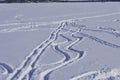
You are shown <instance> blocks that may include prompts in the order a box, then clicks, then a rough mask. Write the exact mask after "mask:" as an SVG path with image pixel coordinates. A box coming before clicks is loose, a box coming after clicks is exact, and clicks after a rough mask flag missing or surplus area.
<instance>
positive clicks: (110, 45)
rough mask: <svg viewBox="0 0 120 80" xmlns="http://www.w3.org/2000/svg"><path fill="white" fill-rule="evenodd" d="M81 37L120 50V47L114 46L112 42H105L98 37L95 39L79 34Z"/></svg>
mask: <svg viewBox="0 0 120 80" xmlns="http://www.w3.org/2000/svg"><path fill="white" fill-rule="evenodd" d="M79 34H80V35H82V36H84V37H87V38H89V39H92V40H94V41H96V42H98V43H100V44H103V45H106V46H109V47H113V48H120V46H119V45H116V44H112V43H110V42H107V41H104V40H102V39H99V38H97V37H94V36H91V35H88V34H85V33H79Z"/></svg>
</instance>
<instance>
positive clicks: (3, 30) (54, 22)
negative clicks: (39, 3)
mask: <svg viewBox="0 0 120 80" xmlns="http://www.w3.org/2000/svg"><path fill="white" fill-rule="evenodd" d="M118 14H120V12H115V13H107V14H101V15H94V16H87V17H81V18H75V19H67V20H61V21H52V22H43V23H40V24H36V25H34V27H32V28H35V27H40V26H43V25H52V24H59V23H64V22H69V21H76V20H77V21H79V20H83V19H91V18H99V17H106V16H112V15H118ZM17 24H19V25H20V24H22V23H13V25H17ZM4 25H6V26H8V25H12V24H3V26H4ZM26 28H31V24H28V25H27V26H23V27H22V28H21V27H18V28H13V29H9V28H8V29H2V30H0V33H8V32H16V31H17V30H19V29H26Z"/></svg>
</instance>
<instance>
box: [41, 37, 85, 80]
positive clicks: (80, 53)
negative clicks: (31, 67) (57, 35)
mask: <svg viewBox="0 0 120 80" xmlns="http://www.w3.org/2000/svg"><path fill="white" fill-rule="evenodd" d="M72 37H74V36H72ZM63 38H65V39H66V40H68V41H69V38H66V37H65V36H63ZM74 38H76V37H74ZM77 38H78V39H76V40H75V41H72V42H71V44H69V45H68V46H66V49H67V50H70V51H72V52H75V53H77V55H76V57H74V58H72V59H70V57H69V55H68V54H66V53H65V52H64V51H61V50H60V49H59V47H58V46H59V45H55V47H56V48H55V49H56V50H57V51H59V52H60V53H62V54H64V55H65V56H66V60H65V62H62V63H61V64H60V65H58V66H55V67H53V68H50V69H48V70H45V71H43V72H41V73H40V77H39V80H48V79H49V75H50V74H51V73H52V72H53V71H56V70H58V69H60V68H62V67H64V66H66V65H69V64H71V63H73V62H76V61H77V60H79V59H81V57H83V54H84V51H78V50H75V49H73V48H72V46H74V45H75V44H77V43H78V42H79V41H80V40H81V39H82V38H79V37H77ZM66 43H67V42H66Z"/></svg>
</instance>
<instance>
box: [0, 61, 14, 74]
mask: <svg viewBox="0 0 120 80" xmlns="http://www.w3.org/2000/svg"><path fill="white" fill-rule="evenodd" d="M0 66H1V67H2V68H3V69H4V72H5V74H9V73H12V72H13V68H12V67H11V66H9V65H8V64H6V63H0Z"/></svg>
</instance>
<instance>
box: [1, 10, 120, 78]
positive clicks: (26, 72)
mask: <svg viewBox="0 0 120 80" xmlns="http://www.w3.org/2000/svg"><path fill="white" fill-rule="evenodd" d="M117 14H120V12H117V13H110V14H103V15H96V16H88V17H83V18H77V19H68V20H62V21H54V22H48V23H40V24H34V25H33V24H32V26H31V24H30V23H13V24H2V25H0V26H12V25H26V24H27V25H26V26H21V27H17V28H16V27H15V28H8V29H1V30H0V33H8V32H17V31H19V30H21V31H25V30H24V29H30V30H34V28H39V27H40V26H43V25H51V24H52V25H53V24H59V26H58V27H57V28H56V29H55V30H54V31H53V32H52V33H51V34H50V36H49V38H48V39H46V40H45V41H43V42H42V43H41V44H40V45H38V46H37V47H36V48H34V49H33V51H32V52H31V53H30V54H29V55H28V56H26V58H25V60H24V61H23V62H22V63H21V64H20V66H18V67H17V68H16V69H15V70H13V69H12V68H11V67H10V66H9V65H7V64H5V63H0V66H2V67H3V68H4V69H5V70H6V71H7V74H9V76H8V77H7V80H31V78H32V75H33V73H34V71H36V70H38V69H37V68H40V67H41V66H36V63H37V61H38V60H39V59H40V57H41V55H42V54H43V52H44V51H45V50H46V49H47V47H48V46H51V47H52V49H53V50H54V51H55V52H56V53H58V54H59V55H62V56H63V58H62V59H61V60H59V61H56V62H54V63H50V64H43V66H51V65H54V66H53V67H52V68H49V69H47V70H45V71H43V72H40V74H39V75H38V76H39V80H49V76H50V74H51V73H52V72H54V71H56V70H59V69H61V68H63V67H65V66H67V65H71V64H73V63H74V62H77V61H79V60H81V59H82V58H83V57H84V56H85V51H79V50H76V49H74V48H73V46H74V45H76V44H78V42H80V41H82V39H83V38H84V37H87V38H89V39H91V40H94V41H96V42H98V43H100V44H103V45H106V46H109V47H113V48H120V46H119V45H116V44H113V43H110V42H107V41H104V40H102V39H99V38H97V37H94V36H91V35H89V34H86V33H82V32H80V31H81V30H83V31H84V30H86V31H93V32H105V33H108V34H111V35H114V36H116V37H119V36H120V33H118V32H116V30H115V29H112V28H108V29H105V28H99V29H97V30H94V29H87V28H86V26H84V25H80V24H77V23H76V21H79V20H82V19H90V18H99V17H105V16H111V15H117ZM66 26H67V27H68V26H72V27H73V28H74V27H75V28H77V29H78V31H74V30H73V31H71V30H69V29H65V28H64V27H66ZM54 28H55V27H54ZM62 29H63V30H66V32H60V31H61V30H62ZM35 30H38V29H35ZM67 31H68V32H71V34H70V35H71V37H72V38H73V39H74V40H72V39H70V38H68V37H67V36H65V34H66V33H67ZM78 33H79V34H80V35H82V37H81V36H75V34H78ZM59 36H61V37H62V38H64V39H65V41H64V42H58V43H54V41H56V40H57V39H58V37H59ZM68 43H69V44H68ZM62 44H67V46H65V48H64V49H63V48H62V47H61V45H62ZM68 52H70V53H76V56H75V57H73V58H72V57H71V56H70V53H68ZM56 64H57V65H56ZM96 73H98V71H93V72H88V73H85V74H83V75H80V76H76V77H74V78H72V79H70V80H77V79H79V78H81V77H84V76H88V75H91V74H96ZM101 75H102V74H101ZM97 79H99V76H98V77H97V78H95V80H97Z"/></svg>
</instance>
